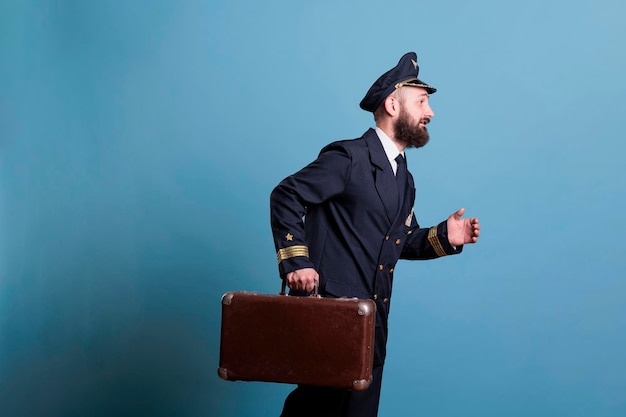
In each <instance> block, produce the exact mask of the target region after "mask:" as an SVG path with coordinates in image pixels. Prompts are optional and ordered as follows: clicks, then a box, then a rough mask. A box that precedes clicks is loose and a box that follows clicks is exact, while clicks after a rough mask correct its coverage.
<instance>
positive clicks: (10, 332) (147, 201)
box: [0, 0, 626, 417]
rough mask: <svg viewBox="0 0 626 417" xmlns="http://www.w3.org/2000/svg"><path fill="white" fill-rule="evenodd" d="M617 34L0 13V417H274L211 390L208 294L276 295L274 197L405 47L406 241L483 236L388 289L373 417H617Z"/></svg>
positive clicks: (490, 0) (237, 11)
mask: <svg viewBox="0 0 626 417" xmlns="http://www.w3.org/2000/svg"><path fill="white" fill-rule="evenodd" d="M625 11H626V10H625V6H624V4H623V3H622V2H619V1H617V0H596V1H583V0H574V1H567V2H566V1H545V0H544V1H537V0H527V1H523V2H501V1H496V0H483V1H476V2H470V3H468V2H463V1H442V2H429V3H422V2H414V1H411V2H409V1H403V0H390V1H387V2H374V1H358V2H357V1H337V0H335V1H326V0H323V1H317V2H293V1H273V2H269V3H268V2H254V1H244V0H235V1H222V0H217V1H215V0H213V1H206V0H205V1H200V0H195V1H194V0H190V1H180V2H169V1H143V0H135V1H126V2H110V1H109V2H107V1H90V2H83V1H70V0H65V1H63V0H56V1H52V0H40V1H33V0H31V1H28V0H20V1H17V0H9V1H4V2H2V4H1V5H0V63H1V65H0V185H1V188H0V231H1V233H0V415H2V416H15V417H18V416H19V417H21V416H172V415H176V416H183V417H192V416H194V417H195V416H253V415H258V416H266V415H278V413H279V411H280V408H281V404H282V400H283V398H284V396H285V395H286V393H287V392H288V391H289V390H290V389H291V387H289V386H285V385H274V384H262V383H228V382H224V381H221V380H219V378H218V377H217V373H216V368H217V364H218V354H219V325H220V296H221V294H223V293H224V292H226V291H228V290H240V289H246V290H255V291H260V292H271V293H273V292H277V291H278V286H279V281H278V279H277V268H276V265H275V254H274V248H273V244H272V241H271V235H270V230H269V212H268V197H269V193H270V191H271V189H272V187H273V186H274V185H275V184H276V183H277V182H278V181H280V180H281V179H282V178H283V177H285V176H287V175H288V174H290V173H292V172H294V171H295V170H297V169H299V168H300V167H302V166H303V165H304V164H306V163H308V162H310V161H311V160H312V159H314V158H315V156H316V155H317V152H318V151H319V149H320V148H321V147H322V146H324V145H325V144H327V143H329V142H331V141H333V140H336V139H342V138H352V137H356V136H359V135H361V133H362V132H364V131H365V130H366V129H367V128H368V127H369V126H372V125H373V120H372V118H371V115H370V114H367V113H365V112H363V111H361V110H360V109H359V108H358V102H359V101H360V99H361V98H362V96H363V95H364V93H365V92H366V91H367V89H368V88H369V86H370V84H371V83H372V82H373V81H374V80H375V79H376V78H377V77H378V75H380V74H381V73H382V72H384V71H386V70H387V69H388V68H390V67H391V66H392V65H394V64H395V63H396V62H397V60H398V59H399V57H400V56H401V55H402V54H403V53H405V52H407V51H410V50H415V51H417V53H418V56H419V60H420V66H421V68H422V70H421V73H420V74H421V75H422V76H423V79H424V80H426V81H428V82H429V83H431V84H433V85H435V86H437V87H438V88H439V91H438V92H437V93H436V94H435V95H434V96H433V97H432V100H431V104H432V106H433V109H434V111H435V113H436V116H435V118H434V119H433V121H432V123H431V124H430V127H429V129H430V131H431V138H432V139H431V143H430V144H429V145H428V146H427V147H425V148H423V149H420V150H417V151H411V152H410V154H409V162H410V167H409V168H410V169H411V170H412V172H413V173H414V175H415V177H416V180H417V181H416V182H417V188H418V199H417V201H416V213H417V216H418V219H419V221H420V223H422V224H424V225H431V224H435V223H437V222H439V221H440V220H443V219H444V218H445V217H446V216H447V215H449V214H450V213H452V212H453V211H454V210H456V209H457V208H458V207H461V206H464V207H466V209H467V212H468V215H470V216H478V217H480V219H481V223H482V231H483V236H482V237H481V241H480V243H479V244H478V245H475V246H473V247H468V248H466V250H465V251H464V253H463V254H462V255H461V256H458V257H451V258H445V259H441V260H437V261H433V262H424V263H409V262H405V263H403V264H401V265H400V267H399V268H398V274H397V279H396V285H395V287H396V288H395V289H396V291H395V295H394V304H393V311H392V317H391V324H390V326H391V328H390V331H391V339H390V342H389V360H388V365H387V368H386V374H385V384H384V387H383V394H382V404H381V410H380V415H381V416H404V415H406V416H409V415H428V416H459V415H464V416H481V417H485V416H529V415H533V416H557V415H567V416H569V417H574V416H581V417H583V416H584V417H588V416H597V417H598V416H623V415H626V356H625V354H624V353H623V351H624V348H623V347H624V345H626V302H625V297H624V294H625V293H626V282H625V277H626V261H625V260H624V259H625V258H624V250H623V248H622V246H621V244H622V242H621V239H622V238H623V236H625V235H626V222H625V221H624V220H623V214H622V209H623V207H624V205H625V203H626V201H625V200H626V198H625V197H626V185H625V184H626V183H625V180H626V172H625V167H624V163H623V154H624V151H625V150H626V147H625V145H624V133H623V125H624V123H623V120H624V114H625V113H626V77H624V74H626V55H624V53H623V51H624V44H625V42H626V29H625V26H624V25H623V22H622V20H623V19H622V16H623V15H624V12H625ZM401 330H402V331H401Z"/></svg>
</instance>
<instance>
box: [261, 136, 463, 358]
mask: <svg viewBox="0 0 626 417" xmlns="http://www.w3.org/2000/svg"><path fill="white" fill-rule="evenodd" d="M414 201H415V186H414V183H413V177H412V175H411V174H410V173H409V175H408V187H406V191H405V195H404V196H403V198H402V200H401V204H400V207H398V206H399V197H398V191H397V186H396V178H395V175H394V173H393V170H392V168H391V164H390V163H389V160H388V159H387V155H386V154H385V151H384V149H383V146H382V144H381V142H380V139H379V138H378V135H377V134H376V131H375V130H373V129H369V130H368V131H367V132H365V134H364V135H363V136H362V137H361V138H358V139H353V140H344V141H338V142H334V143H332V144H330V145H328V146H326V147H325V148H324V149H322V151H321V152H320V154H319V156H318V158H317V159H316V160H315V161H314V162H312V163H311V164H309V165H308V166H306V167H305V168H303V169H302V170H300V171H299V172H297V173H295V174H293V175H291V176H289V177H287V178H285V179H284V180H283V181H282V182H281V183H280V184H278V186H277V187H276V188H275V189H274V190H273V191H272V194H271V197H270V210H271V226H272V232H273V235H274V243H275V245H276V250H277V257H278V266H279V272H280V274H281V276H284V275H285V274H286V273H288V272H292V271H295V270H297V269H301V268H315V269H316V270H317V272H318V273H319V275H320V285H319V291H320V294H322V295H323V296H330V297H343V296H346V297H359V298H371V299H374V300H376V301H377V311H378V314H377V326H379V327H382V328H380V329H377V340H376V348H377V353H376V358H375V364H382V362H383V361H384V356H385V353H384V352H385V344H386V339H387V337H386V334H387V316H388V313H389V300H390V298H391V288H392V282H393V272H394V269H395V267H396V263H397V261H398V259H432V258H437V257H440V256H445V255H449V254H455V253H459V252H460V251H461V249H462V248H461V247H459V248H457V250H455V249H454V248H453V247H452V246H451V245H450V243H449V242H448V238H447V227H446V222H445V221H444V222H442V223H440V224H439V225H438V226H434V227H432V228H420V227H419V225H418V223H417V221H416V219H415V216H413V203H414ZM303 218H304V221H303ZM380 330H382V332H381V331H380ZM381 337H382V339H380V338H381Z"/></svg>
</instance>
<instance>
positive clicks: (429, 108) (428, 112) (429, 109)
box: [424, 104, 435, 119]
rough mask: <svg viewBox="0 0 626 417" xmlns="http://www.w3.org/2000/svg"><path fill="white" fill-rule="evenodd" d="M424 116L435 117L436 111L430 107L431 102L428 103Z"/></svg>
mask: <svg viewBox="0 0 626 417" xmlns="http://www.w3.org/2000/svg"><path fill="white" fill-rule="evenodd" d="M424 116H426V117H428V118H429V119H432V118H433V117H435V112H434V111H433V109H432V108H431V107H430V104H426V109H425V111H424Z"/></svg>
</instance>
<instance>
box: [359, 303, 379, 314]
mask: <svg viewBox="0 0 626 417" xmlns="http://www.w3.org/2000/svg"><path fill="white" fill-rule="evenodd" d="M358 312H359V316H370V315H372V314H375V313H376V304H374V302H373V301H372V300H359V311H358Z"/></svg>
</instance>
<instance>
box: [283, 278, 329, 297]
mask: <svg viewBox="0 0 626 417" xmlns="http://www.w3.org/2000/svg"><path fill="white" fill-rule="evenodd" d="M319 285H320V282H319V281H317V280H315V285H314V286H313V292H312V293H311V297H317V298H322V296H321V295H320V293H319V291H318V287H319ZM286 288H287V280H286V279H285V278H283V279H282V283H281V285H280V292H279V293H278V295H288V294H287V292H286V291H285V289H286Z"/></svg>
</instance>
